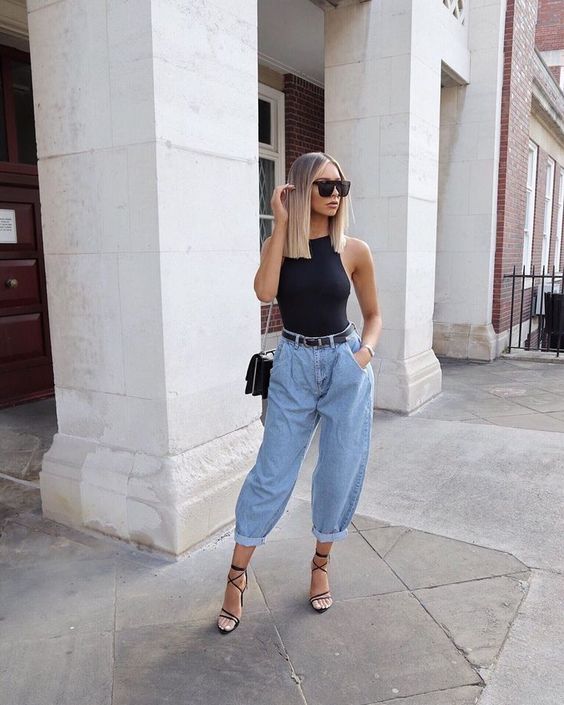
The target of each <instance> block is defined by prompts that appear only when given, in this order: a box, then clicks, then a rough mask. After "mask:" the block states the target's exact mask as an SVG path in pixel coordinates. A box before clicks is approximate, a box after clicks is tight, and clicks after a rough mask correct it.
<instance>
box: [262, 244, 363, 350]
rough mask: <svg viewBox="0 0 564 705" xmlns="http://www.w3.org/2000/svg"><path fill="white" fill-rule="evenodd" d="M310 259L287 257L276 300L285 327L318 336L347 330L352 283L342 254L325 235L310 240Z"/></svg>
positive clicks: (283, 265)
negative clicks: (348, 303) (348, 301)
mask: <svg viewBox="0 0 564 705" xmlns="http://www.w3.org/2000/svg"><path fill="white" fill-rule="evenodd" d="M309 243H310V252H311V259H307V258H306V257H298V258H290V257H285V258H284V261H283V262H282V267H281V269H280V280H279V284H278V293H277V294H276V300H277V301H278V305H279V308H280V315H281V316H282V322H283V324H284V328H286V329H287V330H290V331H292V332H293V333H301V334H302V335H307V336H311V337H315V336H317V335H330V334H331V333H338V332H339V331H342V330H344V329H345V328H346V327H347V325H348V323H349V319H348V318H347V300H348V298H349V294H350V290H351V284H350V280H349V277H348V274H347V272H346V271H345V268H344V265H343V262H342V260H341V255H340V253H339V252H335V250H334V249H333V246H332V245H331V237H330V236H329V235H325V236H324V237H318V238H314V239H310V240H309Z"/></svg>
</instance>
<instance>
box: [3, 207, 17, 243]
mask: <svg viewBox="0 0 564 705" xmlns="http://www.w3.org/2000/svg"><path fill="white" fill-rule="evenodd" d="M17 241H18V234H17V232H16V211H12V210H6V209H5V208H4V209H2V208H0V243H4V242H17Z"/></svg>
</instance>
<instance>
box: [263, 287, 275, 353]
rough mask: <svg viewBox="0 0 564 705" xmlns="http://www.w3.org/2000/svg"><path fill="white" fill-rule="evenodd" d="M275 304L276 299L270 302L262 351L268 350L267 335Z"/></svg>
mask: <svg viewBox="0 0 564 705" xmlns="http://www.w3.org/2000/svg"><path fill="white" fill-rule="evenodd" d="M273 304H274V299H272V301H271V302H270V308H269V309H268V318H267V319H266V329H265V331H264V336H263V339H262V349H261V352H266V335H267V333H268V326H269V325H270V316H271V314H272V306H273Z"/></svg>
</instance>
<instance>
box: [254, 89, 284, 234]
mask: <svg viewBox="0 0 564 705" xmlns="http://www.w3.org/2000/svg"><path fill="white" fill-rule="evenodd" d="M258 120H259V124H258V139H259V225H260V241H259V248H260V247H262V243H263V242H264V241H265V240H266V238H267V237H268V236H269V235H270V234H271V233H272V223H273V221H274V216H273V215H272V210H271V208H270V199H271V198H272V191H273V190H274V187H275V186H276V185H277V184H281V183H283V179H284V175H285V173H286V169H285V159H284V94H283V93H281V92H280V91H277V90H275V89H274V88H271V87H270V86H265V85H263V84H259V98H258Z"/></svg>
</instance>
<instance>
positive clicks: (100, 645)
mask: <svg viewBox="0 0 564 705" xmlns="http://www.w3.org/2000/svg"><path fill="white" fill-rule="evenodd" d="M2 641H3V643H2V644H0V682H1V687H0V705H111V702H112V679H113V642H114V634H113V631H112V630H110V631H108V632H90V633H86V634H84V633H77V632H70V633H68V634H63V635H60V636H58V637H51V638H48V639H38V638H32V639H25V640H21V639H17V640H16V639H14V640H10V642H9V643H6V642H5V640H4V639H3V640H2Z"/></svg>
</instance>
